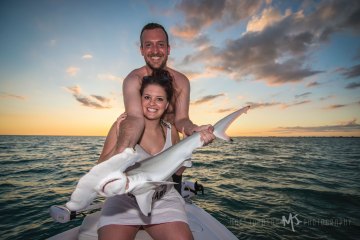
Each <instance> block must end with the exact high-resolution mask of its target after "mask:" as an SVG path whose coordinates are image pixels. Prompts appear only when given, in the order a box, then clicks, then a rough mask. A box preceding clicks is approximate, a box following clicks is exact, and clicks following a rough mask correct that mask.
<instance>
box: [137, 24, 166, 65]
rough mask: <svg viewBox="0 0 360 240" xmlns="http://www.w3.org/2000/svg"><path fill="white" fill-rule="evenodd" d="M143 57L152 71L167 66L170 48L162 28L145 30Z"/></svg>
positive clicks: (142, 48)
mask: <svg viewBox="0 0 360 240" xmlns="http://www.w3.org/2000/svg"><path fill="white" fill-rule="evenodd" d="M140 50H141V55H143V56H144V60H145V62H146V64H147V65H148V66H149V67H150V68H151V69H160V68H164V67H165V66H166V62H167V59H168V55H169V54H170V46H169V45H168V44H167V39H166V35H165V33H164V31H163V30H162V29H160V28H156V29H151V30H145V31H144V32H143V34H142V46H141V47H140Z"/></svg>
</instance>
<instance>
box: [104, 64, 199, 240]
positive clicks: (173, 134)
mask: <svg viewBox="0 0 360 240" xmlns="http://www.w3.org/2000/svg"><path fill="white" fill-rule="evenodd" d="M140 93H141V103H142V107H143V113H144V117H145V129H144V132H143V134H142V136H141V138H140V141H139V142H138V144H137V145H136V146H135V149H136V151H137V152H138V153H140V154H141V155H143V156H144V159H145V158H148V157H150V156H152V155H156V154H158V153H160V152H162V151H164V150H165V149H167V148H168V147H170V146H171V145H173V144H175V143H177V142H178V141H179V136H178V134H177V131H176V129H175V127H173V126H171V124H169V123H167V122H165V121H163V120H162V116H163V115H164V113H165V111H166V109H167V108H168V106H169V101H170V99H172V95H173V86H172V78H171V76H170V74H169V73H168V72H167V71H165V70H157V71H154V72H153V74H152V75H151V76H147V77H144V79H143V81H142V85H141V89H140ZM125 118H126V114H123V115H121V116H120V118H119V119H118V121H117V123H115V124H121V121H122V120H123V119H125ZM107 141H108V139H107ZM105 145H106V144H105ZM106 151H107V149H104V150H103V152H102V155H103V154H106ZM179 171H180V172H182V171H183V169H180V170H179ZM140 227H142V228H143V229H144V230H145V231H147V232H148V233H149V234H150V236H151V237H152V238H153V239H193V237H192V234H191V231H190V228H189V225H188V223H187V216H186V212H185V209H184V200H183V199H182V197H181V196H180V195H179V194H178V192H177V191H176V190H175V189H174V187H173V186H172V185H171V186H166V185H164V186H160V187H158V188H157V190H156V192H155V193H154V196H153V206H152V212H151V216H144V215H143V214H142V213H141V211H140V209H139V207H138V205H137V203H136V200H135V198H134V197H133V196H132V195H118V196H114V197H111V198H108V199H107V200H106V202H105V204H104V206H103V209H102V215H101V218H100V220H99V225H98V235H99V239H100V240H104V239H106V240H112V239H114V240H115V239H134V238H135V236H136V233H137V232H138V230H139V229H140Z"/></svg>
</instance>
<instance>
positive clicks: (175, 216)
mask: <svg viewBox="0 0 360 240" xmlns="http://www.w3.org/2000/svg"><path fill="white" fill-rule="evenodd" d="M164 190H166V191H164ZM155 197H157V198H159V199H154V200H153V205H152V211H151V214H150V216H145V215H143V214H142V212H141V211H140V209H139V206H138V204H137V202H136V199H135V197H134V196H132V195H127V194H124V195H117V196H114V197H110V198H108V199H106V201H105V203H104V206H103V208H102V211H101V217H100V220H99V223H98V229H99V228H101V227H103V226H106V225H110V224H119V225H149V224H159V223H166V222H176V221H180V222H185V223H188V219H187V215H186V212H185V202H184V199H183V198H182V197H181V196H180V194H179V193H178V192H177V191H176V189H175V188H174V187H173V186H172V185H171V186H168V187H166V186H160V187H159V188H158V189H157V190H156V191H155V193H154V195H153V198H155Z"/></svg>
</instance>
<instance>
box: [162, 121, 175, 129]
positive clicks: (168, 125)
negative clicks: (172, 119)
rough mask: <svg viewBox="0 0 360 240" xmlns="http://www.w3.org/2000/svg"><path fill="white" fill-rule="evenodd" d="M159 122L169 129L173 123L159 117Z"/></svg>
mask: <svg viewBox="0 0 360 240" xmlns="http://www.w3.org/2000/svg"><path fill="white" fill-rule="evenodd" d="M161 123H162V124H163V125H164V126H165V127H167V128H169V129H172V128H173V125H172V124H171V123H169V122H167V121H165V120H164V119H161Z"/></svg>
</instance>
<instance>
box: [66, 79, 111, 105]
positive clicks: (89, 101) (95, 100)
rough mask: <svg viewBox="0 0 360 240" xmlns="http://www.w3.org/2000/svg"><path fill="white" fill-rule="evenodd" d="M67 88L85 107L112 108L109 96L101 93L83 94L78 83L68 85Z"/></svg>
mask: <svg viewBox="0 0 360 240" xmlns="http://www.w3.org/2000/svg"><path fill="white" fill-rule="evenodd" d="M65 89H66V90H67V91H68V92H70V93H71V94H72V95H73V97H75V99H76V101H78V102H80V103H81V104H82V105H83V106H85V107H91V108H96V109H106V108H111V106H110V105H109V102H110V99H109V98H106V97H103V96H99V95H90V96H86V95H84V94H82V91H81V88H80V86H77V85H76V86H72V87H66V88H65Z"/></svg>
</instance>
